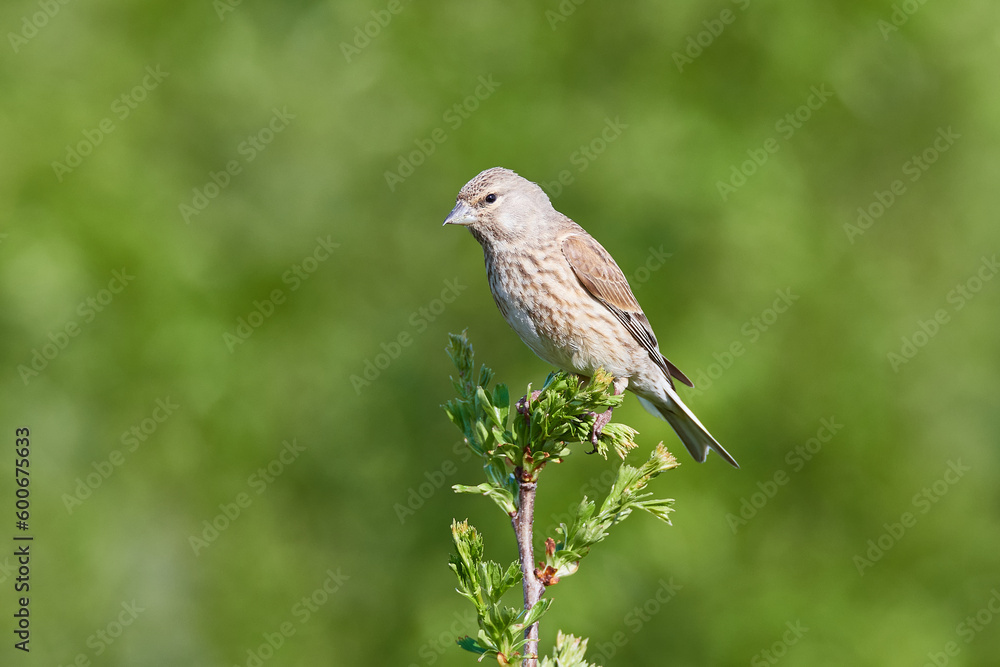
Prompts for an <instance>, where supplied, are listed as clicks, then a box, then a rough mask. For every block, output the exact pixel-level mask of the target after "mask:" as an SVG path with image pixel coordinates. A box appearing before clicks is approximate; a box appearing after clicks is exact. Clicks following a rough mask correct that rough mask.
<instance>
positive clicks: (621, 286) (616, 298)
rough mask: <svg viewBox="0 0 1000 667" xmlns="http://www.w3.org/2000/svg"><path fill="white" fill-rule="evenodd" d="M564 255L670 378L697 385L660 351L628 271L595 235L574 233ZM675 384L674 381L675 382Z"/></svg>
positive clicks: (583, 283)
mask: <svg viewBox="0 0 1000 667" xmlns="http://www.w3.org/2000/svg"><path fill="white" fill-rule="evenodd" d="M562 251H563V256H565V257H566V261H567V262H569V265H570V268H572V269H573V273H574V274H576V277H577V279H578V280H579V281H580V283H581V284H582V285H583V286H584V287H585V288H586V289H587V291H588V292H590V293H591V294H592V295H593V296H594V297H595V298H596V299H597V300H598V301H600V302H601V303H602V304H604V305H605V306H606V307H607V308H608V310H610V311H611V312H612V313H614V315H615V317H617V318H618V320H619V321H620V322H621V323H622V324H623V325H624V326H625V328H626V329H628V331H629V333H631V334H632V337H633V338H635V339H636V341H638V342H639V344H640V345H642V347H643V348H644V349H645V350H646V352H648V353H649V357H650V358H651V359H652V360H653V361H654V362H656V364H657V365H658V366H659V367H660V368H661V369H663V372H664V373H665V374H666V376H667V379H668V380H669V379H670V376H671V375H672V376H673V377H675V378H677V379H678V380H680V381H681V382H683V383H684V384H686V385H688V386H689V387H693V386H694V385H693V384H692V383H691V380H689V379H688V378H687V376H686V375H684V373H682V372H681V371H680V370H679V369H678V368H677V367H676V366H674V365H673V364H672V363H670V362H669V361H667V359H666V357H664V356H663V355H662V354H660V350H659V347H658V344H657V342H656V335H655V334H653V328H652V327H651V326H650V325H649V320H648V319H646V315H645V314H644V313H643V312H642V308H641V307H640V306H639V302H638V301H636V299H635V295H634V294H632V289H631V288H630V287H629V285H628V281H627V280H626V279H625V274H623V273H622V270H621V269H620V268H618V264H616V263H615V260H614V258H613V257H612V256H611V253H609V252H608V251H607V250H605V249H604V246H602V245H601V244H600V243H598V242H597V241H596V240H595V239H594V238H593V237H592V236H589V235H586V234H574V235H572V236H568V237H566V239H565V240H563V244H562ZM671 384H672V383H671Z"/></svg>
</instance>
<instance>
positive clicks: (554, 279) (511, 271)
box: [445, 167, 739, 467]
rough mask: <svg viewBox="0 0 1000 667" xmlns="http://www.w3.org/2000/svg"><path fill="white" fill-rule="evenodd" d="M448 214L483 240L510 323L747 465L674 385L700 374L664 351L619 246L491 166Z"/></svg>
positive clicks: (538, 347) (534, 343)
mask: <svg viewBox="0 0 1000 667" xmlns="http://www.w3.org/2000/svg"><path fill="white" fill-rule="evenodd" d="M445 224H456V225H462V226H465V227H467V228H468V229H469V231H470V232H472V235H473V236H474V237H475V238H476V240H477V241H479V243H480V244H481V245H482V247H483V253H484V256H485V258H486V274H487V277H488V279H489V285H490V291H491V292H492V294H493V299H494V301H495V302H496V304H497V308H499V310H500V313H501V315H503V318H504V319H505V320H506V321H507V323H508V324H509V325H510V326H511V328H513V329H514V331H516V332H517V334H518V335H519V336H520V337H521V340H523V341H524V342H525V344H527V346H528V347H529V348H531V349H532V351H534V352H535V354H537V355H538V356H539V357H541V358H542V359H543V360H545V361H547V362H549V363H550V364H552V365H554V366H556V367H558V368H561V369H563V370H567V371H571V372H574V373H578V374H580V375H584V376H590V375H593V373H594V371H595V370H597V369H598V368H601V367H603V368H604V369H605V370H607V371H608V372H609V373H611V374H612V375H614V377H615V388H616V390H617V391H622V390H624V389H626V388H627V389H629V390H631V391H632V392H633V393H635V394H636V396H638V398H639V400H640V402H641V403H642V404H643V406H644V407H645V408H646V409H647V410H648V411H649V412H650V413H652V414H653V415H655V416H657V417H660V418H662V419H665V420H667V421H668V422H669V423H670V425H671V426H672V427H673V428H674V430H675V431H676V432H677V434H678V436H679V437H680V438H681V441H682V442H683V443H684V445H685V446H686V447H687V449H688V451H689V452H691V455H692V456H693V457H694V458H695V459H696V460H697V461H704V460H705V458H706V456H707V455H708V450H709V449H713V450H715V451H716V452H718V453H719V455H720V456H722V458H724V459H725V460H726V461H728V462H729V463H731V464H732V465H734V466H736V467H739V466H738V465H737V463H736V461H735V460H734V459H733V457H732V456H730V455H729V453H728V452H726V450H725V449H723V447H722V446H721V445H720V444H719V443H718V442H716V440H715V438H713V437H712V436H711V435H710V434H709V432H708V430H707V429H706V428H705V427H704V426H702V424H701V422H699V421H698V418H697V417H695V416H694V414H693V413H692V412H691V411H690V410H689V409H688V408H687V406H685V405H684V403H683V402H682V401H681V399H680V397H679V396H678V395H677V393H676V392H675V390H674V383H673V380H672V379H671V377H673V378H676V379H677V380H679V381H681V382H683V383H684V384H686V385H688V386H694V385H692V383H691V381H690V380H689V379H688V378H687V377H686V376H685V375H684V373H682V372H681V371H680V370H679V369H678V368H677V367H676V366H674V365H673V364H672V363H670V362H669V361H667V359H666V357H664V356H663V355H662V354H661V353H660V348H659V344H658V343H657V340H656V336H655V334H654V333H653V329H652V327H651V326H650V324H649V320H648V319H646V315H645V314H644V313H643V312H642V308H641V307H640V306H639V302H638V301H636V298H635V295H634V294H632V290H631V288H630V287H629V284H628V281H627V280H626V279H625V275H624V274H623V273H622V271H621V269H620V268H618V265H617V264H616V263H615V260H614V259H613V258H612V257H611V255H610V253H608V251H607V250H605V249H604V247H603V246H601V244H600V243H598V242H597V240H595V239H594V238H593V237H592V236H591V235H590V234H588V233H587V231H586V230H584V229H583V228H582V227H581V226H580V225H578V224H576V223H575V222H573V221H572V220H570V219H569V218H567V217H566V216H564V215H563V214H561V213H559V212H558V211H556V210H555V209H554V208H553V207H552V204H551V202H550V201H549V198H548V196H546V194H545V192H544V191H543V190H542V189H541V188H540V187H539V186H538V185H536V184H535V183H532V182H531V181H528V180H526V179H524V178H522V177H520V176H518V175H517V174H516V173H514V172H513V171H510V170H509V169H502V168H500V167H494V168H493V169H487V170H486V171H484V172H482V173H480V174H479V175H478V176H476V177H475V178H473V179H472V180H471V181H469V182H468V183H466V184H465V186H464V187H463V188H462V190H461V191H460V192H459V193H458V198H457V202H456V205H455V208H454V209H453V210H452V212H451V214H450V215H449V216H448V218H447V219H446V220H445Z"/></svg>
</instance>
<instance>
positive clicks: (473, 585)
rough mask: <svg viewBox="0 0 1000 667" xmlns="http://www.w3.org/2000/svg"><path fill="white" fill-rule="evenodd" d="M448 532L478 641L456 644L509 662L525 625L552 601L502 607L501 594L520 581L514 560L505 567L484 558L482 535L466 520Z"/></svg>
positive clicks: (454, 568) (453, 566)
mask: <svg viewBox="0 0 1000 667" xmlns="http://www.w3.org/2000/svg"><path fill="white" fill-rule="evenodd" d="M451 534H452V537H453V538H454V540H455V549H456V552H457V553H455V554H452V556H451V560H450V562H449V566H450V567H451V569H452V571H453V572H454V573H455V575H456V576H457V577H458V592H459V593H461V594H462V595H463V596H464V597H465V598H467V599H468V600H469V601H470V602H472V604H473V606H475V608H476V614H477V616H478V617H479V638H478V641H477V640H475V639H472V638H470V637H465V638H463V639H461V640H460V641H459V642H458V644H459V646H461V647H462V648H464V649H465V650H467V651H471V652H472V653H478V654H480V655H485V656H489V657H491V658H496V659H497V662H499V663H500V664H502V665H504V664H510V660H512V659H513V658H514V656H516V655H518V654H519V653H520V651H521V648H522V647H523V646H524V645H525V643H526V640H525V638H524V628H525V627H526V626H528V625H531V624H532V623H534V622H535V621H537V620H538V619H539V618H541V617H542V614H544V613H545V612H546V611H547V610H548V608H549V606H550V605H551V604H552V600H549V599H542V600H539V601H538V602H537V603H536V604H535V605H534V606H533V607H532V608H531V609H530V610H525V609H515V608H514V607H508V606H505V605H504V604H502V602H501V598H502V597H503V594H504V593H506V592H507V591H508V590H509V589H510V588H511V587H513V586H516V585H517V584H520V583H521V570H520V567H519V565H518V563H517V561H514V562H513V563H511V564H510V565H509V566H507V568H506V569H504V568H502V567H501V566H500V564H499V563H496V562H494V561H491V560H483V538H482V536H481V535H480V534H479V531H477V530H476V529H475V528H473V527H472V526H470V525H469V524H468V522H466V521H463V522H461V523H459V522H458V521H453V522H452V524H451Z"/></svg>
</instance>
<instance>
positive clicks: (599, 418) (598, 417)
mask: <svg viewBox="0 0 1000 667" xmlns="http://www.w3.org/2000/svg"><path fill="white" fill-rule="evenodd" d="M612 412H614V408H609V409H608V410H606V411H605V412H602V413H600V414H597V413H596V412H591V413H590V414H592V415H594V425H593V426H592V427H591V429H590V444H592V445H593V446H594V448H593V449H592V450H590V451H589V452H587V453H588V454H593V453H594V452H596V451H597V441H598V440H599V439H600V437H601V433H602V432H603V431H604V427H605V426H607V425H608V422H610V421H611V413H612Z"/></svg>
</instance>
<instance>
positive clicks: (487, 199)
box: [486, 193, 497, 204]
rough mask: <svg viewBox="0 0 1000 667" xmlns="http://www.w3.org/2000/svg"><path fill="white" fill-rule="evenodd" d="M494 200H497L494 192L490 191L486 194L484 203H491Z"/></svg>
mask: <svg viewBox="0 0 1000 667" xmlns="http://www.w3.org/2000/svg"><path fill="white" fill-rule="evenodd" d="M496 200H497V196H496V195H495V194H492V193H491V194H488V195H486V203H487V204H492V203H493V202H495V201H496Z"/></svg>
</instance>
